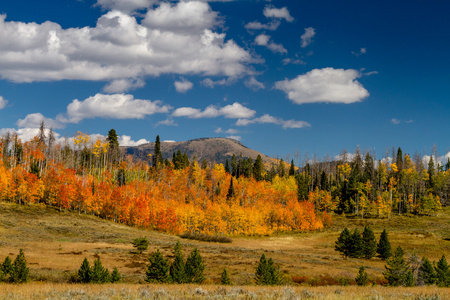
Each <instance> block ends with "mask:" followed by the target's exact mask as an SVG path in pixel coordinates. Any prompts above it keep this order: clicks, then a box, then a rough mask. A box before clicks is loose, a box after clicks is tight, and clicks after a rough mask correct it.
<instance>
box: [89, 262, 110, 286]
mask: <svg viewBox="0 0 450 300" xmlns="http://www.w3.org/2000/svg"><path fill="white" fill-rule="evenodd" d="M109 276H110V275H109V271H108V269H107V268H105V267H103V266H102V262H101V261H100V258H97V259H96V260H94V265H93V266H92V269H91V277H90V282H92V283H106V282H109V281H110V278H109Z"/></svg>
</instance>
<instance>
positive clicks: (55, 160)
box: [0, 127, 450, 235]
mask: <svg viewBox="0 0 450 300" xmlns="http://www.w3.org/2000/svg"><path fill="white" fill-rule="evenodd" d="M45 132H46V131H45V130H43V127H42V130H41V133H40V135H39V136H36V137H35V138H34V139H33V140H32V141H29V142H26V143H22V142H21V141H20V140H19V139H18V138H17V136H16V135H8V134H7V135H4V136H3V137H2V138H1V140H0V147H1V149H2V151H1V154H0V155H1V156H0V158H1V164H0V197H1V199H2V200H3V201H10V202H17V203H23V204H32V203H45V204H47V205H49V206H56V207H59V209H60V210H63V209H71V210H76V211H78V212H79V213H87V214H93V215H97V216H100V217H102V218H108V219H111V220H113V221H115V222H120V223H124V224H128V225H132V226H139V227H143V228H148V229H154V230H159V231H164V232H170V233H182V232H196V233H197V232H198V233H207V234H229V235H240V234H243V235H266V234H271V233H274V232H286V231H304V230H315V229H320V228H323V226H326V225H327V224H331V223H332V220H331V218H330V215H329V213H331V212H336V213H345V214H353V215H355V216H359V217H361V218H368V217H371V218H374V217H376V218H389V217H390V216H391V214H393V213H395V214H403V213H412V214H418V215H432V214H435V213H436V212H437V211H439V210H440V209H441V206H442V205H443V204H447V203H448V192H449V189H448V183H449V176H450V172H449V170H448V166H441V165H435V164H434V162H433V159H432V158H431V159H430V161H429V163H428V166H427V167H426V168H425V167H424V166H423V165H422V161H421V160H416V161H415V162H413V161H412V160H411V158H410V156H409V155H403V154H402V151H401V149H398V152H397V155H396V157H395V159H394V162H392V163H387V162H382V161H378V162H375V161H374V159H373V157H372V156H371V155H370V154H369V153H367V154H365V155H364V157H363V156H362V155H361V154H359V152H356V153H355V155H354V157H353V159H352V160H351V161H347V160H345V159H343V160H341V161H337V162H334V163H328V164H326V163H314V164H310V163H307V164H306V165H305V166H300V168H297V166H294V164H293V162H292V163H291V165H290V166H289V165H287V164H285V163H284V162H283V160H280V162H279V164H278V165H272V167H270V168H266V167H265V166H264V164H263V162H262V159H261V156H258V157H257V159H256V160H255V161H253V160H252V159H251V158H246V159H244V158H241V157H239V158H238V157H236V156H234V157H233V158H232V160H231V161H230V162H228V160H227V161H226V163H225V166H224V165H223V164H216V165H212V164H211V163H207V162H205V161H203V162H202V163H201V164H200V165H199V163H198V162H197V161H196V160H192V161H189V159H188V158H187V155H186V154H182V153H181V152H180V151H178V152H177V154H175V153H174V154H173V157H172V159H171V160H170V159H165V160H163V156H162V153H161V143H160V140H159V136H158V137H157V139H156V142H155V146H154V153H153V154H150V155H148V157H147V159H146V160H135V159H134V158H133V156H131V155H125V154H124V153H121V151H120V148H119V144H118V141H117V134H116V133H115V131H114V130H111V131H110V132H109V134H108V138H107V139H106V140H100V139H99V140H95V141H91V140H90V138H89V136H88V135H86V134H83V133H81V132H79V133H78V134H77V136H75V137H74V146H73V147H71V146H69V145H68V144H66V145H61V144H58V143H55V140H54V138H53V135H52V132H51V131H50V133H49V134H48V136H46V134H45Z"/></svg>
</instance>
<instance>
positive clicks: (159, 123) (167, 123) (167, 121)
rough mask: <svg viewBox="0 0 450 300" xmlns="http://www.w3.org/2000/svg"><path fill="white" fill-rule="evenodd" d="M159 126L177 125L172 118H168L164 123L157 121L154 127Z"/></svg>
mask: <svg viewBox="0 0 450 300" xmlns="http://www.w3.org/2000/svg"><path fill="white" fill-rule="evenodd" d="M159 125H166V126H178V124H177V123H176V122H175V121H174V120H173V119H172V118H168V119H166V120H164V121H159V122H158V123H156V125H155V127H156V126H159Z"/></svg>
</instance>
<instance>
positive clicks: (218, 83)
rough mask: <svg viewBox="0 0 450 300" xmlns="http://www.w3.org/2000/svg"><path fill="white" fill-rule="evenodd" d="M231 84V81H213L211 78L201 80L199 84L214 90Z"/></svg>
mask: <svg viewBox="0 0 450 300" xmlns="http://www.w3.org/2000/svg"><path fill="white" fill-rule="evenodd" d="M231 82H232V81H230V80H227V79H221V80H216V81H213V80H212V79H211V78H205V79H204V80H202V82H201V83H202V84H203V85H204V86H206V87H209V88H214V87H216V86H224V85H227V84H230V83H231Z"/></svg>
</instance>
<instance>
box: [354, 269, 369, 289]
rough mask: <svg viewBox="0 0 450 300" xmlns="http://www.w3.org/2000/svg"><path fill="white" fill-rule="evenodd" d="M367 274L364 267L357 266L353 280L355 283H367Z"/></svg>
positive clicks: (362, 284)
mask: <svg viewBox="0 0 450 300" xmlns="http://www.w3.org/2000/svg"><path fill="white" fill-rule="evenodd" d="M368 279H369V276H368V275H367V272H366V269H365V268H364V267H361V268H359V272H358V276H356V278H355V281H356V284H357V285H361V286H364V285H367V283H368V281H369V280H368Z"/></svg>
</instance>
